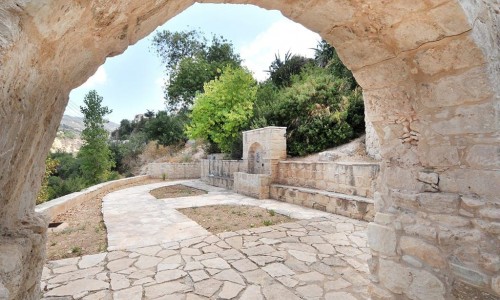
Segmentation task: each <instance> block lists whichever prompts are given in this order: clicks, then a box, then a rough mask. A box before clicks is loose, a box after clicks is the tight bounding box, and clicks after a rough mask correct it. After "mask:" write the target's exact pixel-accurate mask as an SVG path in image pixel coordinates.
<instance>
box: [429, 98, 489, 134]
mask: <svg viewBox="0 0 500 300" xmlns="http://www.w3.org/2000/svg"><path fill="white" fill-rule="evenodd" d="M444 109H446V108H444ZM436 112H437V113H440V110H439V109H436ZM496 115H497V113H496V108H495V106H494V103H493V101H489V102H487V103H484V104H477V105H463V106H459V107H457V108H456V109H455V110H454V111H453V114H452V115H451V116H450V117H448V118H447V119H445V120H441V121H435V122H433V124H432V125H431V128H432V129H433V130H434V131H435V132H437V133H439V134H441V135H455V134H471V133H494V132H495V131H496V130H497V129H496V124H497V117H496Z"/></svg>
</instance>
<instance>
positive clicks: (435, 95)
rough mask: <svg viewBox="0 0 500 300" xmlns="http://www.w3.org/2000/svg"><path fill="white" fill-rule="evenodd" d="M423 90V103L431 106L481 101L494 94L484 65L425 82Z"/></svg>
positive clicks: (422, 86)
mask: <svg viewBox="0 0 500 300" xmlns="http://www.w3.org/2000/svg"><path fill="white" fill-rule="evenodd" d="M475 49H476V50H478V49H477V48H475ZM437 66H441V65H437ZM421 91H422V97H421V99H422V103H423V104H424V105H425V106H427V107H430V108H436V107H446V106H456V105H463V104H467V103H474V102H480V101H483V100H485V99H487V98H488V97H491V96H492V94H493V91H492V90H491V88H490V81H489V78H488V75H487V73H486V72H485V69H484V67H480V68H474V69H472V70H468V71H466V72H464V73H461V74H459V75H454V76H447V77H443V78H442V79H440V80H437V81H435V82H434V83H424V84H422V85H421Z"/></svg>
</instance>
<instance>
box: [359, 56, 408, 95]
mask: <svg viewBox="0 0 500 300" xmlns="http://www.w3.org/2000/svg"><path fill="white" fill-rule="evenodd" d="M353 74H354V77H356V80H357V81H358V83H359V85H361V86H362V87H363V88H365V89H366V90H374V89H382V88H388V87H397V86H400V85H401V84H404V83H408V81H411V78H410V74H411V73H410V66H409V64H408V63H407V62H406V61H405V60H404V59H402V58H393V59H389V60H386V61H383V62H380V63H377V64H374V65H371V66H366V67H364V68H362V69H359V70H355V71H354V72H353ZM397 103H399V101H398V102H397Z"/></svg>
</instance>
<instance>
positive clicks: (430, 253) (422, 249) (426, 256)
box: [399, 236, 446, 268]
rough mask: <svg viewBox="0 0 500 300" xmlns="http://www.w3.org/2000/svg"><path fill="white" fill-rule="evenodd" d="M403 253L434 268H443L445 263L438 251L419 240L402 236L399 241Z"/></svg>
mask: <svg viewBox="0 0 500 300" xmlns="http://www.w3.org/2000/svg"><path fill="white" fill-rule="evenodd" d="M399 247H400V248H401V251H403V253H405V254H408V255H412V256H415V257H417V258H418V259H420V260H421V261H423V262H425V263H426V264H428V265H430V266H432V267H434V268H444V267H445V266H446V261H445V260H444V258H443V255H442V254H441V252H440V251H439V249H438V248H437V247H435V246H432V245H430V244H428V243H426V242H424V241H422V240H420V239H417V238H413V237H408V236H403V237H401V239H400V241H399Z"/></svg>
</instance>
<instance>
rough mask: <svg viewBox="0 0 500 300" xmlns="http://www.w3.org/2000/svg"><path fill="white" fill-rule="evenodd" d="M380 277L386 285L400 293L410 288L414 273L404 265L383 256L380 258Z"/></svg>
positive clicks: (394, 291)
mask: <svg viewBox="0 0 500 300" xmlns="http://www.w3.org/2000/svg"><path fill="white" fill-rule="evenodd" d="M378 277H379V280H380V283H381V284H382V285H383V286H384V287H386V288H387V289H388V290H390V291H391V292H393V293H395V294H398V295H401V294H403V293H404V292H405V291H407V290H408V287H409V286H410V283H411V280H412V274H411V273H410V272H409V270H408V269H407V268H405V267H404V266H403V265H401V264H399V263H396V262H393V261H391V260H386V259H382V258H381V259H380V260H379V272H378Z"/></svg>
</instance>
